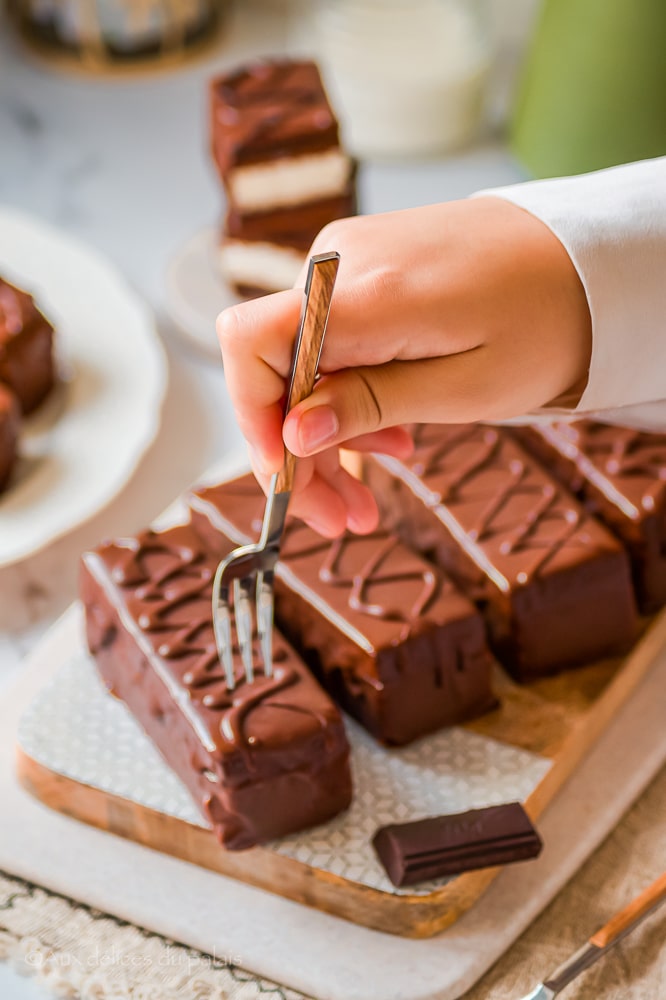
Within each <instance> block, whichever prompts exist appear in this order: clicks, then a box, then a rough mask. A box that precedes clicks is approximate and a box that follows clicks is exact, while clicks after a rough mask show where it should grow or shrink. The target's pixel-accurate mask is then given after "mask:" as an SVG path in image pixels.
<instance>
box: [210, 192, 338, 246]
mask: <svg viewBox="0 0 666 1000" xmlns="http://www.w3.org/2000/svg"><path fill="white" fill-rule="evenodd" d="M355 214H356V192H355V188H354V185H353V184H351V185H350V186H349V188H348V190H347V192H346V193H345V194H343V195H339V196H338V197H335V198H321V199H319V200H318V201H310V202H307V204H305V205H294V206H291V207H289V208H281V209H274V210H272V211H270V212H255V213H253V214H251V215H247V214H242V213H241V212H238V211H236V210H235V209H234V208H233V207H230V208H229V211H228V213H227V217H226V220H225V224H224V230H223V237H226V236H230V237H232V238H233V239H235V240H245V241H247V242H249V243H254V242H259V243H275V244H276V245H277V246H284V247H291V248H293V249H294V250H300V251H302V253H303V254H305V253H307V251H308V250H309V249H310V247H311V246H312V243H313V241H314V238H315V236H316V235H317V233H318V232H319V231H320V230H321V229H323V228H324V226H326V225H328V223H329V222H333V221H334V220H335V219H342V218H345V217H347V216H350V215H355Z"/></svg>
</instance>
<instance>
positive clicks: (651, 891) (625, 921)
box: [590, 872, 666, 948]
mask: <svg viewBox="0 0 666 1000" xmlns="http://www.w3.org/2000/svg"><path fill="white" fill-rule="evenodd" d="M665 899H666V872H664V874H663V875H660V876H659V878H658V879H656V881H654V882H653V883H652V885H649V886H648V887H647V889H644V890H643V892H642V893H641V894H640V895H639V896H636V899H633V900H632V901H631V903H629V904H628V905H627V906H625V908H624V909H623V910H620V912H619V913H616V914H615V916H614V917H611V919H610V920H609V921H608V923H607V924H605V925H604V926H603V927H602V928H601V929H600V930H598V931H597V933H596V934H594V935H593V936H592V937H591V938H590V944H593V945H596V947H597V948H609V947H610V946H611V945H612V944H613V943H614V942H615V941H616V940H617V939H618V938H619V937H621V936H622V935H623V934H625V933H626V932H627V931H628V930H630V928H632V927H633V926H634V924H636V923H638V921H639V920H642V918H643V917H645V916H647V914H648V913H649V912H650V911H651V910H653V909H655V908H656V907H657V906H658V905H659V903H661V902H662V901H663V900H665Z"/></svg>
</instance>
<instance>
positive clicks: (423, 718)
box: [188, 475, 496, 745]
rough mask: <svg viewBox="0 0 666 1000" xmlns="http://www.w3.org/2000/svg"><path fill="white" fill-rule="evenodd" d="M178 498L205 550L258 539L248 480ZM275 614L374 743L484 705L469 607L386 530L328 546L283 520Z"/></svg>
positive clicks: (484, 653) (260, 502)
mask: <svg viewBox="0 0 666 1000" xmlns="http://www.w3.org/2000/svg"><path fill="white" fill-rule="evenodd" d="M188 502H189V504H190V507H191V509H192V521H193V525H194V527H195V529H196V530H197V531H198V532H199V534H200V535H201V537H202V538H203V539H204V540H205V543H206V545H207V547H209V548H211V549H212V550H216V549H217V550H218V551H222V550H223V549H224V547H225V546H226V545H227V544H228V543H227V538H233V539H234V540H235V541H236V542H237V543H241V542H245V541H248V540H250V539H255V538H256V537H257V535H258V532H259V529H260V527H261V518H262V514H263V509H264V504H265V500H264V496H263V494H262V492H261V490H260V488H259V486H258V485H257V482H256V480H255V479H254V477H253V476H250V475H248V476H243V477H241V478H240V479H237V480H234V481H233V482H228V483H221V484H219V485H218V486H213V487H210V488H207V489H202V490H200V491H197V492H196V493H195V494H193V495H192V496H190V497H189V500H188ZM275 614H276V620H277V622H278V625H279V627H280V629H281V630H282V632H283V633H284V634H285V635H286V636H287V637H288V638H289V640H290V641H291V642H292V643H293V644H294V646H295V647H296V649H297V650H298V651H299V653H300V654H301V655H302V656H303V659H304V660H305V661H306V663H307V664H308V666H309V667H310V668H311V669H312V671H313V673H314V674H315V676H316V677H317V678H318V679H319V680H320V681H321V683H322V684H323V686H324V687H325V688H326V689H327V691H329V692H330V693H331V694H332V695H333V697H334V698H335V699H336V701H337V702H338V704H340V705H341V706H342V707H343V708H344V709H346V710H347V711H348V712H349V713H350V715H352V716H354V717H355V718H356V719H358V720H359V722H361V724H362V725H363V726H365V728H366V729H367V730H368V731H369V732H371V733H372V734H373V735H374V736H375V737H376V738H377V739H379V740H380V741H382V742H383V743H386V744H389V745H403V744H406V743H409V742H410V741H412V740H414V739H417V738H418V737H420V736H423V735H425V734H426V733H429V732H433V731H435V730H437V729H440V728H441V727H442V726H448V725H453V724H455V723H459V722H463V721H465V720H467V719H470V718H473V717H474V716H477V715H480V714H482V713H483V712H486V711H488V710H489V709H490V708H493V707H494V706H495V704H496V699H495V697H494V695H493V691H492V686H491V672H492V664H493V660H492V657H491V655H490V653H489V650H488V647H487V644H486V638H485V629H484V624H483V621H482V619H481V616H480V615H479V613H478V611H477V610H476V609H475V607H474V605H473V604H472V603H471V601H469V600H468V599H467V598H465V597H464V596H463V595H462V594H461V593H460V591H459V590H458V589H457V588H456V587H455V586H454V585H453V583H452V582H451V581H450V579H448V577H447V576H446V574H445V573H443V572H442V571H441V570H439V569H438V568H437V567H436V566H433V565H431V564H430V563H428V562H426V560H425V559H423V558H422V557H421V556H419V555H418V554H417V553H415V552H412V551H410V550H409V549H408V548H406V546H404V545H403V544H402V543H401V542H400V540H399V539H398V538H397V537H396V536H395V535H394V534H392V533H390V532H388V531H384V530H382V529H378V530H377V531H375V532H373V533H372V534H371V535H352V534H350V533H347V534H345V535H344V536H343V537H342V538H339V539H336V540H335V541H331V540H329V539H325V538H322V537H321V536H320V535H318V534H317V533H316V532H315V531H314V530H313V529H312V528H309V527H308V526H307V525H305V524H303V523H302V522H301V521H298V520H297V519H295V518H290V519H288V521H287V526H286V530H285V534H284V537H283V543H282V547H281V551H280V561H279V563H278V567H277V570H276V579H275Z"/></svg>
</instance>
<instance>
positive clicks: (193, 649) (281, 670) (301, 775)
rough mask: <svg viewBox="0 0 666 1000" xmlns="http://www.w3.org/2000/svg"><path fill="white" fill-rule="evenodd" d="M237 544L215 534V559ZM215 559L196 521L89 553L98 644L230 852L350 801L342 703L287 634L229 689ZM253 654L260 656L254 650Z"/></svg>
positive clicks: (117, 687) (93, 640)
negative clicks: (216, 620)
mask: <svg viewBox="0 0 666 1000" xmlns="http://www.w3.org/2000/svg"><path fill="white" fill-rule="evenodd" d="M231 548H232V545H231V543H230V542H229V541H227V540H225V541H223V540H222V539H217V549H218V552H221V551H224V552H225V554H226V552H228V551H229V550H230V549H231ZM216 566H217V557H216V556H214V555H212V554H211V553H209V552H208V551H206V549H205V548H204V546H203V544H202V542H201V539H200V538H199V536H198V535H197V534H196V533H195V532H194V530H193V528H192V527H191V525H180V526H178V527H174V528H171V529H169V530H168V531H164V532H153V531H146V532H144V533H143V534H141V535H139V536H138V537H137V538H128V539H123V540H121V541H117V542H111V543H108V544H105V545H102V546H100V547H99V548H98V549H97V550H95V551H93V552H88V553H86V554H85V555H84V556H83V560H82V573H81V588H80V590H81V599H82V601H83V605H84V607H85V615H86V633H87V639H88V645H89V648H90V651H91V653H92V654H93V655H94V657H95V659H96V662H97V666H98V669H99V671H100V673H101V675H102V677H103V679H104V682H105V683H106V686H107V687H108V688H109V690H110V691H111V692H112V693H113V694H115V695H117V697H119V698H121V699H122V700H123V701H124V702H125V703H126V704H127V706H128V708H129V709H130V711H131V712H132V713H133V714H134V715H135V716H136V718H137V719H138V721H139V722H140V723H141V725H142V726H143V728H144V730H145V731H146V733H147V734H148V736H150V738H151V739H152V740H153V742H154V743H155V745H156V746H157V748H158V749H159V751H160V753H161V754H162V756H163V757H164V759H165V760H166V761H167V763H168V764H169V765H170V766H171V767H172V768H173V770H174V771H175V772H176V774H178V775H179V776H180V778H181V779H182V781H183V782H184V783H185V785H186V786H187V787H188V789H189V790H190V792H191V793H192V796H193V798H194V800H195V801H196V803H197V805H198V806H199V807H200V809H201V812H202V814H203V815H204V816H205V817H206V819H208V820H209V822H210V823H211V824H212V826H213V828H214V831H215V833H216V835H217V837H218V838H219V840H220V842H221V843H222V844H223V846H224V847H227V848H229V849H231V850H240V849H243V848H247V847H252V846H253V845H254V844H258V843H261V842H263V841H267V840H270V839H272V838H274V837H279V836H281V835H283V834H287V833H292V832H294V831H296V830H300V829H302V828H304V827H308V826H313V825H315V824H317V823H322V822H324V821H325V820H328V819H330V818H331V817H332V816H335V815H336V814H337V813H338V812H340V811H341V810H343V809H345V808H346V807H347V806H348V805H349V802H350V800H351V778H350V771H349V762H348V755H349V747H348V744H347V739H346V736H345V731H344V726H343V723H342V719H341V717H340V714H339V712H338V710H337V708H336V707H335V706H334V705H333V704H332V703H331V701H330V700H329V698H328V696H327V695H326V694H325V693H324V691H322V689H321V688H320V687H319V685H318V684H317V682H316V681H315V680H314V678H313V677H312V676H311V674H310V672H309V671H308V669H307V668H306V667H305V665H304V664H303V662H302V661H301V659H300V658H299V657H298V656H297V654H296V653H295V652H294V650H293V649H292V648H291V646H290V645H289V644H288V643H287V642H285V640H284V639H283V638H282V637H281V636H280V635H278V634H277V633H276V635H275V637H274V673H273V676H272V677H267V676H265V674H264V673H263V671H262V670H261V669H259V670H258V671H257V675H256V679H255V681H254V682H253V683H252V684H248V683H247V681H246V680H245V678H244V673H243V669H242V666H241V663H240V656H239V655H238V651H237V650H236V651H235V655H236V658H237V669H236V678H237V684H236V687H235V689H234V690H233V691H229V690H228V688H227V685H226V682H225V678H224V671H223V669H222V666H221V664H220V662H219V660H218V656H217V650H216V646H215V639H214V635H213V626H212V613H211V590H212V578H213V575H214V572H215V568H216ZM255 654H256V659H257V660H259V655H258V652H257V650H255Z"/></svg>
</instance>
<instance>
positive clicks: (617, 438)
mask: <svg viewBox="0 0 666 1000" xmlns="http://www.w3.org/2000/svg"><path fill="white" fill-rule="evenodd" d="M555 432H556V433H558V434H561V435H562V437H563V438H564V439H565V441H566V442H567V445H568V446H569V447H571V448H574V449H576V451H577V452H579V453H580V455H581V457H584V458H586V459H588V460H589V462H591V463H592V465H593V466H595V467H596V468H598V469H599V471H600V472H601V473H602V474H604V475H606V476H608V478H609V479H610V480H611V483H612V485H613V486H615V487H616V488H617V487H619V486H620V485H621V487H622V490H623V492H624V493H626V494H627V496H628V498H629V499H630V500H632V501H633V502H636V503H637V504H638V505H639V506H640V507H642V508H643V509H644V510H647V511H650V510H653V509H654V506H655V503H656V500H657V497H658V496H659V494H660V493H663V491H664V485H665V483H666V434H649V433H647V432H646V431H639V430H633V429H631V428H628V427H610V426H609V425H608V424H602V423H599V422H596V421H583V422H581V423H575V424H572V425H570V426H569V425H567V424H558V425H556V428H555ZM576 457H577V456H576ZM619 481H622V482H621V484H620V482H619Z"/></svg>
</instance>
